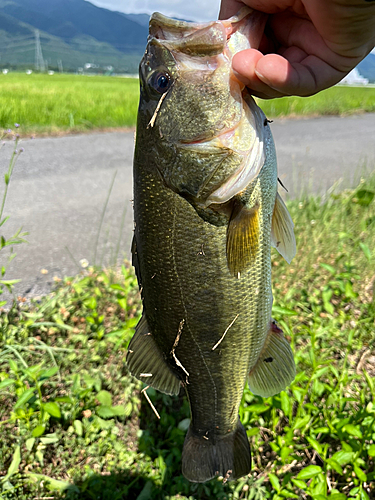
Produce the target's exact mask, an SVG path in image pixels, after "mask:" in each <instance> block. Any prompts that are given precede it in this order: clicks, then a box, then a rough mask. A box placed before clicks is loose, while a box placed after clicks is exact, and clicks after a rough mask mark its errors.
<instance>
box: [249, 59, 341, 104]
mask: <svg viewBox="0 0 375 500" xmlns="http://www.w3.org/2000/svg"><path fill="white" fill-rule="evenodd" d="M254 73H255V74H256V76H257V77H258V79H259V80H260V81H261V82H262V83H263V84H265V85H266V86H268V87H270V88H272V89H274V90H276V91H278V92H280V93H282V94H284V95H298V96H309V95H312V94H315V93H316V92H319V91H320V90H323V89H325V88H327V87H331V86H332V85H335V84H336V83H338V82H339V81H340V80H342V78H344V76H345V75H346V72H343V71H339V70H337V69H335V68H333V67H332V66H330V65H329V64H328V63H326V62H324V61H322V60H321V59H319V58H318V57H316V56H307V57H305V58H304V59H302V60H300V61H298V60H297V61H296V62H294V61H288V60H287V59H285V57H282V56H280V55H278V54H268V55H266V56H264V57H262V58H260V59H259V60H258V61H257V64H256V66H255V68H254Z"/></svg>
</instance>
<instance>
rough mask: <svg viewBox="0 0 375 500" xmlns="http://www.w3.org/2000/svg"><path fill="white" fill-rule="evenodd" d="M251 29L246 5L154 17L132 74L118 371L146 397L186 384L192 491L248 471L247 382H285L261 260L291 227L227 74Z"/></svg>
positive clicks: (266, 133) (256, 385)
mask: <svg viewBox="0 0 375 500" xmlns="http://www.w3.org/2000/svg"><path fill="white" fill-rule="evenodd" d="M261 23H262V19H261V17H260V15H259V14H258V13H254V12H253V11H250V10H249V9H246V10H243V11H241V12H240V14H239V15H238V16H236V17H233V18H231V19H229V20H227V21H221V22H219V21H217V22H213V23H209V24H196V23H185V22H181V21H175V20H172V19H168V18H166V17H164V16H162V15H160V14H154V15H153V16H152V18H151V21H150V37H149V41H148V45H147V49H146V52H145V55H144V57H143V59H142V62H141V65H140V81H141V99H140V106H139V113H138V123H137V135H136V147H135V156H134V218H135V230H134V240H133V248H132V252H133V264H134V266H135V269H136V273H137V278H138V282H139V286H140V289H141V293H142V300H143V308H144V309H143V316H142V319H141V321H140V323H139V324H138V326H137V329H136V333H135V335H134V337H133V339H132V341H131V343H130V345H129V351H128V355H127V363H128V366H129V369H130V372H131V373H132V374H133V375H134V376H135V377H137V378H139V379H140V380H142V381H143V382H145V383H147V384H148V385H150V386H152V387H154V388H155V389H158V390H160V391H162V392H165V393H167V394H178V392H179V390H180V387H181V385H182V386H183V387H184V388H185V391H186V393H187V396H188V399H189V403H190V408H191V424H190V428H189V430H188V433H187V436H186V440H185V444H184V449H183V454H182V471H183V474H184V475H185V477H186V478H187V479H189V480H190V481H193V482H204V481H207V480H209V479H211V478H212V477H215V476H218V475H221V476H224V477H226V478H227V479H236V478H238V477H241V476H243V475H245V474H248V472H249V471H250V468H251V455H250V448H249V443H248V440H247V436H246V432H245V429H244V428H243V426H242V424H241V422H240V421H239V417H238V410H239V405H240V401H241V397H242V392H243V388H244V386H245V383H246V380H247V381H248V383H249V387H250V389H251V390H252V391H253V392H254V393H256V394H259V395H262V396H269V395H272V394H276V393H277V392H279V391H280V390H282V389H284V388H285V387H286V386H287V385H288V384H289V383H290V382H291V381H292V380H293V378H294V375H295V367H294V360H293V355H292V352H291V349H290V346H289V344H288V343H287V341H286V340H285V339H284V337H283V335H282V332H281V330H280V329H279V328H278V327H277V326H276V325H274V323H273V322H272V318H271V309H272V292H271V255H270V254H271V245H272V244H273V245H274V246H276V248H277V249H278V250H279V252H280V253H281V254H282V255H283V256H284V257H285V258H286V259H287V260H288V261H290V260H291V258H292V257H293V256H294V253H295V241H294V234H293V224H292V221H291V219H290V216H289V214H288V212H287V209H286V207H285V205H284V204H283V202H282V200H281V198H280V197H279V195H278V194H277V166H276V156H275V148H274V144H273V140H272V135H271V131H270V128H269V125H268V122H267V120H266V118H265V116H264V114H263V113H262V111H261V110H260V108H258V106H257V105H256V104H255V102H254V101H253V99H252V98H251V96H250V95H249V94H248V92H247V90H246V89H245V88H243V85H241V83H240V82H239V81H238V80H237V79H236V78H235V77H234V75H233V73H232V71H231V58H232V56H233V54H234V53H236V52H237V51H238V50H242V49H243V48H247V47H248V46H249V45H248V44H249V40H251V39H252V37H254V36H255V37H256V36H258V38H259V33H260V32H261V31H262V29H263V26H262V24H261ZM254 33H255V35H254ZM257 33H258V35H257ZM255 43H256V42H253V45H252V46H254V45H255Z"/></svg>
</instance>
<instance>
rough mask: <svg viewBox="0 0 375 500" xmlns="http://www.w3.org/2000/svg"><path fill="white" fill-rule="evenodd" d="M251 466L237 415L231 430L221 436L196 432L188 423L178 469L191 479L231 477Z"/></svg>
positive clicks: (244, 434) (245, 473)
mask: <svg viewBox="0 0 375 500" xmlns="http://www.w3.org/2000/svg"><path fill="white" fill-rule="evenodd" d="M250 470H251V453H250V445H249V441H248V439H247V435H246V431H245V429H244V427H243V425H242V424H241V422H240V420H239V419H238V423H237V427H236V429H235V430H234V431H232V432H231V433H229V434H228V435H226V436H223V437H215V438H211V437H208V438H207V437H206V436H202V435H198V434H197V433H195V432H194V430H193V429H192V427H191V426H190V427H189V430H188V433H187V435H186V438H185V443H184V448H183V451H182V473H183V475H184V476H185V477H186V479H188V480H189V481H191V482H193V483H204V482H205V481H208V480H210V479H212V478H213V477H216V476H223V477H224V478H225V479H226V480H229V481H231V480H234V479H238V478H239V477H242V476H245V475H247V474H248V473H249V472H250Z"/></svg>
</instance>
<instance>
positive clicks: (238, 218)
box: [227, 200, 259, 278]
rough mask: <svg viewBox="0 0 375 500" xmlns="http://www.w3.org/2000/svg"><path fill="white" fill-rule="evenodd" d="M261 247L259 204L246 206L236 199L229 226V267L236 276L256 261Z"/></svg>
mask: <svg viewBox="0 0 375 500" xmlns="http://www.w3.org/2000/svg"><path fill="white" fill-rule="evenodd" d="M258 248H259V204H258V203H256V204H255V205H254V206H253V207H251V208H247V207H245V206H244V205H243V204H242V203H241V202H240V201H239V200H234V205H233V210H232V214H231V217H230V220H229V223H228V228H227V263H228V269H229V271H230V272H231V274H233V276H235V277H236V278H237V277H238V276H239V275H240V274H241V273H242V271H244V270H246V269H249V267H251V265H252V264H253V263H254V261H255V258H256V254H257V251H258Z"/></svg>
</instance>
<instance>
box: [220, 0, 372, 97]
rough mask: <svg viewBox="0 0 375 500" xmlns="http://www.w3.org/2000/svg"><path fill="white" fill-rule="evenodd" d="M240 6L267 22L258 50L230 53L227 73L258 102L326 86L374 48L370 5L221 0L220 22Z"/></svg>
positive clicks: (341, 0) (360, 1)
mask: <svg viewBox="0 0 375 500" xmlns="http://www.w3.org/2000/svg"><path fill="white" fill-rule="evenodd" d="M244 5H248V6H249V7H251V8H252V9H256V10H259V11H261V12H265V13H267V14H269V17H268V20H267V24H266V27H265V30H264V35H263V38H262V41H261V44H260V47H259V50H255V49H248V50H243V51H241V52H239V53H238V54H236V55H235V56H234V57H233V62H232V65H233V70H234V72H235V73H236V74H237V76H238V78H239V79H240V80H241V81H243V82H244V83H245V84H246V85H247V86H248V87H249V88H250V89H251V90H252V94H254V95H256V96H258V97H262V98H263V99H269V98H274V97H282V96H285V95H299V96H309V95H312V94H315V93H316V92H319V91H321V90H323V89H326V88H328V87H331V86H332V85H335V84H336V83H338V82H339V81H340V80H341V79H342V78H344V76H345V75H346V74H348V73H349V71H351V70H352V69H353V68H355V66H356V65H357V64H358V63H359V62H360V61H361V60H362V59H364V57H366V55H367V54H369V52H370V51H371V49H372V48H373V47H374V46H375V0H221V10H220V16H219V17H220V19H227V18H229V17H231V16H232V15H235V14H236V13H237V12H238V11H239V10H240V8H241V7H243V6H244Z"/></svg>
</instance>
